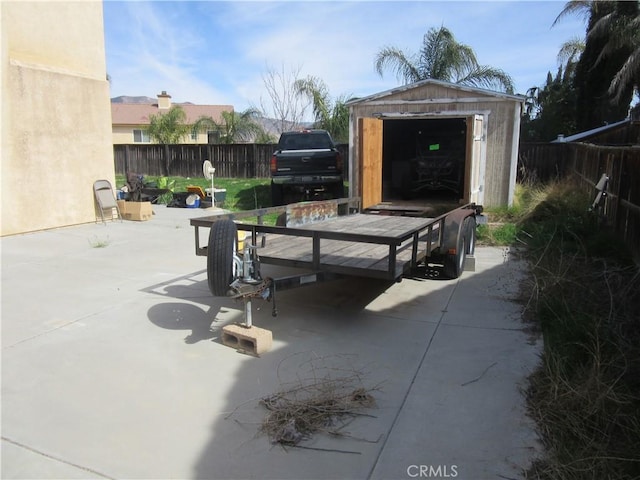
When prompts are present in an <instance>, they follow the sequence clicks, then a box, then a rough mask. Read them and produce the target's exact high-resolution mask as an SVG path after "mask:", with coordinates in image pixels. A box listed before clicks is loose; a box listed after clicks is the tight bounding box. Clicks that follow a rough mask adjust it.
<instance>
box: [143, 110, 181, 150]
mask: <svg viewBox="0 0 640 480" xmlns="http://www.w3.org/2000/svg"><path fill="white" fill-rule="evenodd" d="M186 120H187V114H186V113H185V111H184V110H183V108H182V107H181V106H179V105H174V106H173V107H171V108H170V109H169V111H168V112H166V113H157V114H156V115H151V116H150V117H149V127H147V133H148V134H149V138H151V140H152V141H154V142H156V143H160V144H163V145H168V144H171V143H180V140H182V137H184V136H185V135H186V134H187V133H188V132H189V126H188V125H187V124H186V123H185V122H186Z"/></svg>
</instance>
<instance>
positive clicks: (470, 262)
mask: <svg viewBox="0 0 640 480" xmlns="http://www.w3.org/2000/svg"><path fill="white" fill-rule="evenodd" d="M464 271H465V272H475V271H476V257H475V255H467V259H466V260H465V262H464Z"/></svg>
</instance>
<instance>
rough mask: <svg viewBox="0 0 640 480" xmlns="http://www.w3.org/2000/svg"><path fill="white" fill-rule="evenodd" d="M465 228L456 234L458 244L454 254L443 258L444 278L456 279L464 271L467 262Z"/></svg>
mask: <svg viewBox="0 0 640 480" xmlns="http://www.w3.org/2000/svg"><path fill="white" fill-rule="evenodd" d="M465 230H466V229H465V228H464V226H463V228H462V230H461V231H460V233H459V234H458V243H457V246H456V253H455V254H447V255H446V256H445V257H444V276H445V277H446V278H450V279H454V278H458V277H459V276H460V275H461V274H462V272H463V271H464V264H465V261H466V260H467V245H466V243H467V242H466V240H465Z"/></svg>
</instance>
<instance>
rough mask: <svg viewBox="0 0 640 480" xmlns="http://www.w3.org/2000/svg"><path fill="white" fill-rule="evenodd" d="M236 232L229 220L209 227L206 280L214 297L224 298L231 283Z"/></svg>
mask: <svg viewBox="0 0 640 480" xmlns="http://www.w3.org/2000/svg"><path fill="white" fill-rule="evenodd" d="M237 236H238V231H237V228H236V224H235V223H233V221H231V220H218V221H217V222H214V223H213V225H211V229H210V231H209V245H208V247H207V279H208V280H209V290H211V293H212V294H213V295H214V296H215V297H224V296H226V295H227V292H228V291H229V285H231V283H232V282H233V251H234V249H235V244H236V237H237Z"/></svg>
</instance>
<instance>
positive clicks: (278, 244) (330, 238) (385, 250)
mask: <svg viewBox="0 0 640 480" xmlns="http://www.w3.org/2000/svg"><path fill="white" fill-rule="evenodd" d="M217 219H219V217H218V216H211V217H204V218H198V219H192V220H191V224H192V225H193V226H195V227H196V253H197V254H198V255H206V250H207V249H206V247H200V240H199V234H198V227H208V226H211V224H212V222H214V221H215V220H217ZM443 222H444V218H443V217H441V218H437V219H432V218H413V217H400V216H385V215H370V214H350V215H344V216H340V217H335V218H331V219H328V220H324V221H322V222H319V223H312V224H307V225H302V226H298V227H276V226H267V225H260V224H250V223H238V222H236V226H237V228H238V230H239V231H242V230H244V231H246V232H249V234H250V237H248V238H247V241H249V240H251V243H252V244H254V245H261V244H264V246H263V247H260V248H259V249H258V255H259V257H260V262H261V263H263V264H273V265H282V266H288V267H297V268H304V269H309V270H313V271H322V272H331V273H336V274H344V275H353V276H361V277H372V278H380V279H387V280H397V279H399V278H400V277H402V275H404V274H405V273H408V272H409V271H410V270H412V269H413V268H415V266H416V265H417V264H418V263H419V262H420V261H422V260H423V259H424V258H425V257H426V256H427V255H428V254H429V253H430V250H431V249H433V248H434V247H435V246H437V245H438V242H439V238H440V234H441V232H442V230H443V228H442V227H443ZM263 237H264V241H263V240H262V238H263ZM263 242H264V243H263Z"/></svg>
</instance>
